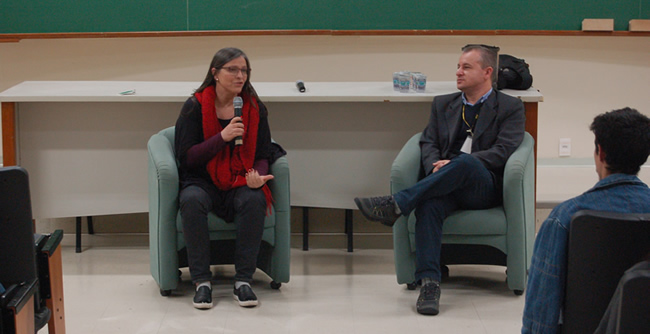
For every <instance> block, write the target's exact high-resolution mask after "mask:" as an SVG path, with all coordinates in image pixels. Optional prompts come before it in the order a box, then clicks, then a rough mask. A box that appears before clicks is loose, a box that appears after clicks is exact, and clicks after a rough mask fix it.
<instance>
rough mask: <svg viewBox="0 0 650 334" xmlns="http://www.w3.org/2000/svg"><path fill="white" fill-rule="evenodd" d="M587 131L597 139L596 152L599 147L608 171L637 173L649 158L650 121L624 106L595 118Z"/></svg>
mask: <svg viewBox="0 0 650 334" xmlns="http://www.w3.org/2000/svg"><path fill="white" fill-rule="evenodd" d="M590 129H591V131H593V132H594V135H595V136H596V139H595V145H596V153H598V145H600V148H601V149H602V150H603V151H605V162H606V163H607V169H608V170H609V171H610V172H612V173H624V174H630V175H636V174H638V173H639V170H641V165H643V164H644V163H645V162H646V160H648V155H650V118H648V117H647V116H645V115H643V114H641V113H639V112H638V111H637V110H636V109H632V108H629V107H626V108H623V109H617V110H612V111H610V112H606V113H604V114H600V115H598V116H596V118H594V121H593V123H591V126H590Z"/></svg>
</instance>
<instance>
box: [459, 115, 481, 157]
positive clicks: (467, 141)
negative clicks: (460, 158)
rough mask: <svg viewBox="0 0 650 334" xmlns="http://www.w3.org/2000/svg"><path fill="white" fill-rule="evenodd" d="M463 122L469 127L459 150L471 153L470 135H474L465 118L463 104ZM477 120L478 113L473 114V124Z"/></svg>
mask: <svg viewBox="0 0 650 334" xmlns="http://www.w3.org/2000/svg"><path fill="white" fill-rule="evenodd" d="M462 115H463V122H465V125H467V127H468V128H469V129H468V130H467V138H465V142H464V143H463V146H462V147H461V148H460V151H461V152H463V153H467V154H470V153H472V136H473V135H474V132H473V131H472V126H471V125H469V123H468V122H467V120H466V119H465V105H464V104H463V114H462ZM477 120H478V114H476V116H474V124H476V121H477Z"/></svg>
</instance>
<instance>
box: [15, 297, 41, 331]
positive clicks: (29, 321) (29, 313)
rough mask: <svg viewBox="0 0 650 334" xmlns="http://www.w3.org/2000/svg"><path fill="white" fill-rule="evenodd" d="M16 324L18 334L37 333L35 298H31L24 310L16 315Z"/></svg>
mask: <svg viewBox="0 0 650 334" xmlns="http://www.w3.org/2000/svg"><path fill="white" fill-rule="evenodd" d="M14 324H15V325H16V334H33V333H35V332H36V325H35V324H34V296H31V297H30V298H29V301H28V302H27V304H25V306H23V309H22V310H20V312H18V314H16V315H14Z"/></svg>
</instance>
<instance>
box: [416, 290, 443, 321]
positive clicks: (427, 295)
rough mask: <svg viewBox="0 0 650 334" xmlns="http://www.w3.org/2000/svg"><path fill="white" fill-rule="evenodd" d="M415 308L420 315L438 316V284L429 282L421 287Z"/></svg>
mask: <svg viewBox="0 0 650 334" xmlns="http://www.w3.org/2000/svg"><path fill="white" fill-rule="evenodd" d="M415 306H416V308H417V310H418V313H420V314H426V315H436V314H438V312H439V311H440V283H438V282H430V283H426V284H424V285H422V288H420V296H419V297H418V302H417V303H416V304H415Z"/></svg>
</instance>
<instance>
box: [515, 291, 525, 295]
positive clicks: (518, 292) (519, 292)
mask: <svg viewBox="0 0 650 334" xmlns="http://www.w3.org/2000/svg"><path fill="white" fill-rule="evenodd" d="M523 294H524V290H515V295H516V296H521V295H523Z"/></svg>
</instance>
